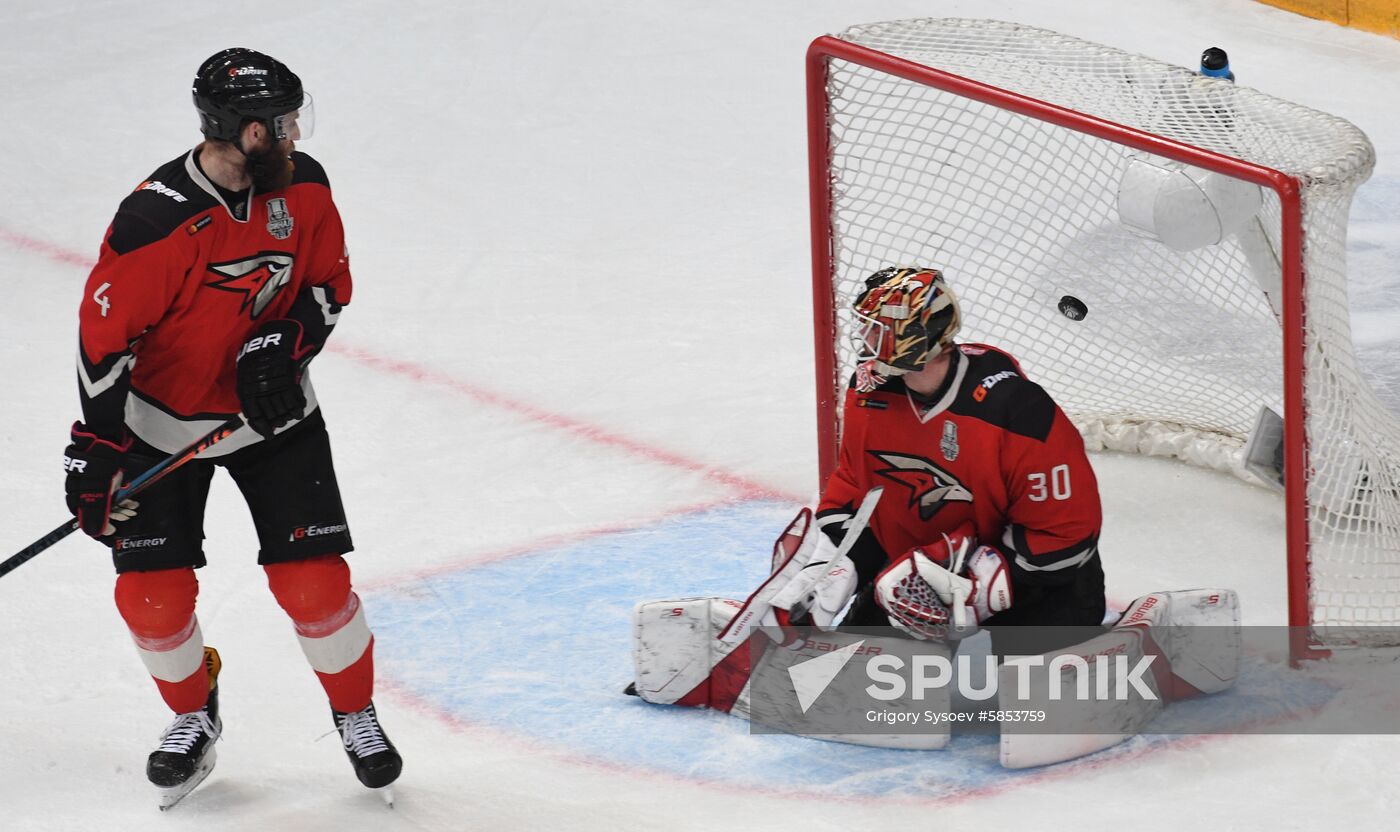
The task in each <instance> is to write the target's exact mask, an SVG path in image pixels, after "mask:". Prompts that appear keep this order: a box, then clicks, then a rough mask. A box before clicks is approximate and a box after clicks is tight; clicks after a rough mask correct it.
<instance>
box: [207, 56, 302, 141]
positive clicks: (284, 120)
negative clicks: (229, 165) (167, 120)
mask: <svg viewBox="0 0 1400 832" xmlns="http://www.w3.org/2000/svg"><path fill="white" fill-rule="evenodd" d="M192 92H193V93H194V108H195V109H196V110H198V111H199V121H200V129H201V130H203V131H204V135H205V136H206V137H207V138H210V139H219V140H221V141H226V142H236V141H238V133H239V131H240V130H242V129H243V125H244V124H245V123H247V122H249V121H260V122H262V123H263V124H265V125H267V129H268V131H269V132H270V133H271V134H272V135H273V136H274V137H276V139H277V140H279V141H280V140H282V139H285V138H288V137H290V138H293V139H301V138H307V137H308V136H310V134H311V130H310V115H311V114H310V104H311V97H310V96H308V95H306V93H305V92H304V91H303V90H302V88H301V79H300V78H298V77H297V76H296V73H294V72H292V71H291V70H290V69H288V68H287V65H286V64H284V63H282V62H281V61H279V60H277V59H276V58H273V57H271V56H268V55H264V54H263V53H261V52H256V51H254V50H252V49H243V48H234V49H224V50H222V51H220V52H218V53H216V54H214V55H213V56H211V57H210V58H209V59H208V60H207V61H205V62H204V63H203V64H202V65H201V66H200V67H199V72H197V73H196V74H195V77H194V87H193V90H192Z"/></svg>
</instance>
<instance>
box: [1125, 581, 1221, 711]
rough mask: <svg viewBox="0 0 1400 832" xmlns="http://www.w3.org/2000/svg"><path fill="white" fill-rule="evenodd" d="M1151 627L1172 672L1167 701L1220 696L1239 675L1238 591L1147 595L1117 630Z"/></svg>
mask: <svg viewBox="0 0 1400 832" xmlns="http://www.w3.org/2000/svg"><path fill="white" fill-rule="evenodd" d="M1128 627H1147V628H1149V630H1150V632H1151V636H1152V639H1153V641H1155V642H1156V644H1157V646H1158V648H1159V649H1160V650H1161V651H1162V654H1163V656H1164V657H1165V658H1166V660H1167V663H1168V667H1169V669H1170V671H1171V687H1170V689H1169V690H1167V691H1166V694H1167V700H1168V701H1170V700H1173V699H1185V698H1187V697H1191V696H1196V695H1198V694H1202V693H1219V692H1220V691H1222V690H1225V689H1227V688H1229V687H1231V686H1233V685H1234V684H1235V680H1236V679H1238V678H1239V675H1240V652H1241V639H1240V598H1239V595H1238V594H1237V593H1236V592H1235V591H1234V590H1233V589H1187V590H1179V591H1176V592H1154V593H1152V594H1151V595H1145V596H1143V597H1141V598H1139V599H1137V600H1136V601H1134V602H1133V603H1131V604H1129V605H1128V608H1127V609H1126V610H1124V611H1123V617H1122V618H1120V619H1118V623H1117V624H1116V625H1114V629H1121V628H1128Z"/></svg>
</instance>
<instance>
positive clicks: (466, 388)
mask: <svg viewBox="0 0 1400 832" xmlns="http://www.w3.org/2000/svg"><path fill="white" fill-rule="evenodd" d="M326 349H327V350H329V351H331V352H334V353H335V354H337V355H341V356H344V357H346V358H349V359H350V360H352V361H355V362H357V363H360V364H363V365H364V366H367V367H370V368H372V369H376V370H381V371H383V372H386V373H390V374H392V375H395V376H407V377H409V378H412V379H413V380H414V381H417V382H420V383H423V384H428V385H431V386H433V387H440V388H443V389H446V390H451V391H453V392H455V393H461V394H463V395H466V396H469V397H471V398H473V399H476V400H477V401H478V402H481V403H482V404H487V405H491V406H492V407H498V408H501V409H504V410H509V411H511V412H512V413H516V414H518V415H520V416H523V417H525V418H526V419H529V420H530V421H532V422H538V423H540V424H543V425H548V426H549V427H552V428H557V429H559V430H562V431H566V432H568V433H572V434H574V435H575V436H579V437H582V438H584V439H587V440H589V441H590V442H594V443H596V444H599V445H607V446H609V447H613V448H620V449H622V450H625V451H628V452H629V453H632V454H634V455H636V456H641V457H645V458H646V459H649V460H651V461H653V462H659V463H662V464H665V465H670V466H672V467H675V468H680V469H682V470H685V471H691V472H694V473H698V474H701V475H703V476H704V477H705V478H706V479H710V480H714V481H715V482H718V483H721V484H723V485H726V486H728V487H730V488H733V489H735V490H736V491H738V492H739V494H738V496H740V497H743V498H746V499H755V498H772V499H782V500H798V501H801V500H802V499H803V498H802V497H800V496H796V495H791V494H782V493H779V492H777V491H775V490H774V489H772V488H770V487H768V486H766V485H763V484H762V483H759V482H757V481H755V480H751V479H748V478H747V477H742V476H739V475H738V474H731V473H728V472H726V471H720V470H718V469H716V468H714V467H713V466H710V465H706V464H705V463H703V462H698V461H696V460H693V459H688V458H686V457H684V456H682V455H680V454H678V453H676V452H674V451H669V450H666V449H665V448H658V447H656V446H654V445H649V444H647V443H645V442H640V441H638V440H636V439H632V438H630V437H627V436H623V435H621V434H618V433H613V432H612V431H609V430H607V429H606V428H602V427H599V426H597V425H591V424H589V423H587V422H584V421H582V420H579V419H575V418H573V417H571V416H565V415H563V414H562V413H555V412H553V411H550V410H546V409H544V408H542V407H538V406H536V405H533V404H530V403H529V402H526V401H523V400H520V399H515V398H512V397H510V396H507V395H505V394H503V393H498V392H496V391H494V390H488V389H486V388H485V387H481V386H480V385H476V384H471V383H469V382H466V381H463V380H461V379H459V378H455V377H454V376H451V375H448V374H447V373H444V372H442V371H441V370H435V369H433V368H431V367H425V366H423V365H421V364H416V363H414V362H411V361H405V360H402V359H397V358H389V357H387V356H384V355H381V354H379V353H374V352H370V351H368V350H363V349H360V348H358V347H353V346H348V345H346V344H344V343H337V342H336V341H331V342H330V343H329V344H328V345H327V346H326Z"/></svg>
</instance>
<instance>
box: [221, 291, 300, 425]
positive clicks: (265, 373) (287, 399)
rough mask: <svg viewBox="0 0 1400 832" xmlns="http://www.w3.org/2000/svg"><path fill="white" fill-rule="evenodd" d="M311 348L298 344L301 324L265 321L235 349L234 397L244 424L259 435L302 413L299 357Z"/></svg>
mask: <svg viewBox="0 0 1400 832" xmlns="http://www.w3.org/2000/svg"><path fill="white" fill-rule="evenodd" d="M311 352H312V351H311V349H310V348H306V347H303V346H302V344H301V324H299V323H297V322H296V321H289V320H285V319H284V320H277V321H268V322H267V323H265V324H263V325H262V327H261V328H260V329H258V333H257V335H255V336H253V337H252V338H251V339H249V341H248V343H246V344H244V345H243V349H242V350H240V351H239V352H238V401H239V403H240V405H241V406H242V408H243V415H244V417H245V418H247V420H248V425H249V427H251V428H252V429H253V430H255V431H257V432H258V433H261V434H262V435H263V436H271V435H272V434H273V433H275V432H276V431H277V429H278V428H280V427H282V426H283V425H285V424H287V423H288V422H290V421H293V420H295V419H300V418H301V417H302V416H304V415H305V414H306V394H305V393H303V392H302V390H301V371H302V367H303V359H305V358H307V357H309V356H310V355H311Z"/></svg>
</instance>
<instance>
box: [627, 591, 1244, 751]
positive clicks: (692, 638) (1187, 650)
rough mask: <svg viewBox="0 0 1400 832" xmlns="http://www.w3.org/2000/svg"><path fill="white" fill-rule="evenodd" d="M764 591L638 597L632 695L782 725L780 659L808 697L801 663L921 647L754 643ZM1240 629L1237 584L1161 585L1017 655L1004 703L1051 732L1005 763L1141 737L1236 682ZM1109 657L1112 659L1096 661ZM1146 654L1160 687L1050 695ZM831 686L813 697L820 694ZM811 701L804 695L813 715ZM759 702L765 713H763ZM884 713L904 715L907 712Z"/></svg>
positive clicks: (1097, 685)
mask: <svg viewBox="0 0 1400 832" xmlns="http://www.w3.org/2000/svg"><path fill="white" fill-rule="evenodd" d="M761 591H762V590H761V589H760V593H761ZM760 593H755V596H754V597H751V598H750V601H749V603H748V604H744V603H740V602H738V601H734V600H729V599H722V598H682V599H677V600H671V601H648V602H643V603H640V604H638V605H637V607H636V608H635V610H634V612H633V617H632V631H633V662H634V666H635V674H636V676H635V678H636V681H635V683H634V684H633V686H631V687H629V689H628V692H629V693H635V694H636V695H637V696H639V697H640V698H642V699H643V700H645V701H647V702H651V703H655V704H661V705H681V706H689V707H702V708H712V709H714V710H718V711H723V712H725V713H729V714H732V715H734V716H737V717H739V718H741V719H753V720H754V721H755V722H760V723H762V724H764V725H766V726H768V727H780V726H778V725H775V723H774V721H773V720H772V719H771V718H770V717H771V716H772V715H771V714H769V713H765V712H763V711H764V710H765V703H763V702H755V701H754V699H753V697H751V685H750V682H751V680H752V678H753V676H754V673H755V671H756V670H759V669H760V668H762V667H763V666H764V665H765V664H771V663H774V662H776V663H779V664H780V665H781V666H782V669H783V670H785V671H789V675H790V676H791V677H792V678H793V680H794V684H795V686H796V687H797V688H799V689H798V690H796V691H795V693H796V695H797V696H798V698H799V699H803V697H804V692H803V691H802V690H801V689H800V687H801V683H800V682H799V681H798V674H794V673H790V668H794V667H796V666H798V665H800V664H803V663H804V662H806V661H808V660H811V659H818V658H820V657H821V656H830V655H831V654H832V653H834V652H847V653H852V652H856V651H863V652H865V653H867V654H877V653H880V652H882V651H883V652H898V650H897V649H895V648H901V649H902V650H903V652H906V653H907V652H908V650H909V647H910V642H909V641H908V640H904V639H899V638H895V637H870V636H854V635H851V634H847V633H842V632H838V631H830V632H821V634H820V637H819V638H818V637H809V638H806V639H801V640H793V641H790V642H789V643H788V644H786V645H784V648H785V649H781V650H773V649H769V650H763V649H753V648H754V647H755V642H753V641H752V640H753V639H762V638H765V636H763V635H761V634H755V633H754V632H753V631H752V626H754V625H753V623H752V619H751V618H750V619H749V624H748V625H747V626H736V624H741V623H742V622H743V620H744V619H745V616H744V615H743V613H744V612H745V610H746V609H747V608H749V607H751V606H752V605H753V602H754V600H755V597H757V596H758V595H759V594H760ZM1238 627H1239V600H1238V597H1237V596H1236V594H1235V593H1234V592H1233V591H1232V590H1223V589H1196V590H1182V591H1174V592H1157V593H1153V594H1151V595H1146V596H1143V597H1141V598H1139V599H1137V600H1135V601H1134V602H1133V603H1132V604H1130V605H1129V606H1128V609H1127V610H1126V611H1125V612H1124V614H1123V616H1122V618H1121V619H1120V620H1119V622H1118V623H1117V624H1116V625H1115V626H1114V627H1112V628H1111V629H1109V630H1107V631H1106V632H1104V633H1103V634H1102V635H1100V636H1097V637H1095V638H1092V639H1090V640H1088V641H1085V642H1083V643H1081V644H1077V645H1074V646H1072V647H1068V648H1064V649H1061V650H1056V651H1052V652H1050V653H1046V654H1043V655H1040V656H1034V657H1023V658H1018V657H1006V660H1005V661H1004V662H1003V663H1002V665H1001V667H1000V669H999V671H998V674H999V678H998V686H997V691H998V693H997V696H998V699H997V703H996V707H997V709H998V710H1001V711H1012V710H1020V711H1026V710H1039V711H1044V712H1045V713H1046V719H1045V721H1044V722H1043V723H1042V727H1041V728H1040V729H1039V732H1035V729H1034V728H1030V729H1023V728H1022V727H1021V726H1011V725H1007V726H1003V729H1002V736H1001V747H1000V761H1001V764H1002V765H1003V766H1005V767H1007V768H1026V767H1031V766H1040V765H1047V764H1051V763H1057V762H1063V761H1066V760H1071V759H1075V758H1077V757H1081V756H1084V755H1086V754H1091V753H1093V752H1096V751H1100V750H1103V749H1105V748H1109V747H1111V746H1113V745H1116V744H1117V743H1119V742H1122V741H1123V740H1125V739H1127V738H1129V737H1131V736H1133V735H1135V734H1137V733H1138V732H1139V731H1140V730H1142V729H1143V727H1144V726H1146V725H1147V724H1148V723H1149V722H1151V721H1152V719H1153V718H1154V717H1156V716H1157V714H1159V713H1160V712H1161V710H1162V708H1163V707H1165V705H1166V703H1168V702H1170V701H1172V700H1175V699H1182V698H1187V697H1191V696H1196V695H1199V694H1208V693H1216V692H1219V691H1223V690H1225V689H1227V688H1229V687H1231V686H1232V685H1233V684H1234V682H1235V679H1236V677H1237V675H1238V672H1239V660H1240V639H1239V635H1238ZM900 642H902V644H900ZM919 653H920V654H921V655H930V656H941V657H943V658H944V659H951V656H952V653H953V649H952V648H950V646H949V645H948V644H947V643H946V642H941V641H923V642H919ZM755 655H757V656H759V657H760V658H759V664H758V666H755V665H753V664H752V663H751V657H752V656H755ZM1116 656H1125V657H1126V659H1127V661H1126V662H1110V661H1107V658H1108V657H1116ZM1097 657H1104V659H1105V660H1104V661H1102V662H1096V661H1095V659H1096V658H1097ZM1144 657H1152V659H1153V660H1152V661H1151V662H1150V664H1149V667H1150V672H1149V673H1147V674H1144V675H1143V676H1142V678H1141V680H1140V683H1141V685H1143V686H1145V688H1146V689H1147V690H1149V691H1150V696H1130V697H1109V698H1095V697H1094V696H1092V695H1091V696H1087V697H1076V696H1074V695H1069V694H1066V695H1064V696H1056V697H1055V698H1051V695H1050V693H1049V692H1050V691H1051V690H1052V689H1053V690H1055V691H1057V692H1058V691H1059V690H1060V688H1061V684H1060V682H1061V681H1064V680H1056V682H1055V684H1054V685H1053V686H1052V684H1051V679H1050V674H1051V673H1057V674H1058V673H1062V671H1063V667H1064V666H1065V665H1066V664H1078V660H1082V661H1083V666H1084V667H1086V668H1087V674H1086V675H1084V676H1083V677H1082V678H1081V679H1079V680H1076V681H1074V682H1069V683H1066V685H1065V690H1066V691H1070V690H1071V689H1072V687H1073V686H1074V685H1076V684H1083V685H1085V686H1087V689H1088V690H1090V691H1093V690H1096V689H1098V690H1115V689H1123V688H1124V687H1125V684H1124V682H1125V681H1127V680H1124V679H1121V678H1119V677H1120V676H1121V675H1122V672H1123V669H1124V668H1132V667H1135V666H1137V665H1138V664H1139V662H1140V660H1141V659H1142V658H1144ZM833 675H834V674H833ZM820 693H821V691H816V693H815V694H813V693H811V692H808V693H807V694H806V695H807V696H812V697H815V695H819V694H820ZM1018 693H1028V696H1018ZM808 704H809V703H808V702H806V701H804V702H803V711H804V712H805V711H806V710H807V706H808ZM832 706H834V707H848V706H849V707H852V708H854V707H859V708H861V709H870V708H878V709H883V710H886V711H902V710H911V709H917V710H920V711H924V710H930V711H942V712H948V711H949V710H951V700H950V692H949V687H948V686H946V685H945V686H942V687H939V688H935V689H933V690H930V691H927V692H926V693H925V695H924V697H923V698H922V699H920V700H918V701H917V702H897V701H896V702H880V701H876V700H874V699H862V700H861V701H860V702H855V701H849V702H836V703H829V704H828V707H832ZM756 708H757V709H759V712H755V709H756ZM880 721H881V722H882V723H884V724H898V720H895V719H890V720H880ZM949 725H950V723H949V722H948V721H942V722H941V723H940V726H941V728H940V730H938V731H936V732H932V733H907V732H906V733H888V734H878V733H876V734H872V733H817V732H810V731H795V732H794V733H801V734H803V735H804V736H809V737H812V738H815V739H823V740H830V741H835V742H845V743H852V744H856V745H870V746H878V747H885V748H902V749H919V750H935V749H940V748H943V747H945V746H946V745H947V744H948V741H949ZM1051 731H1054V733H1050V732H1051Z"/></svg>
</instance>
